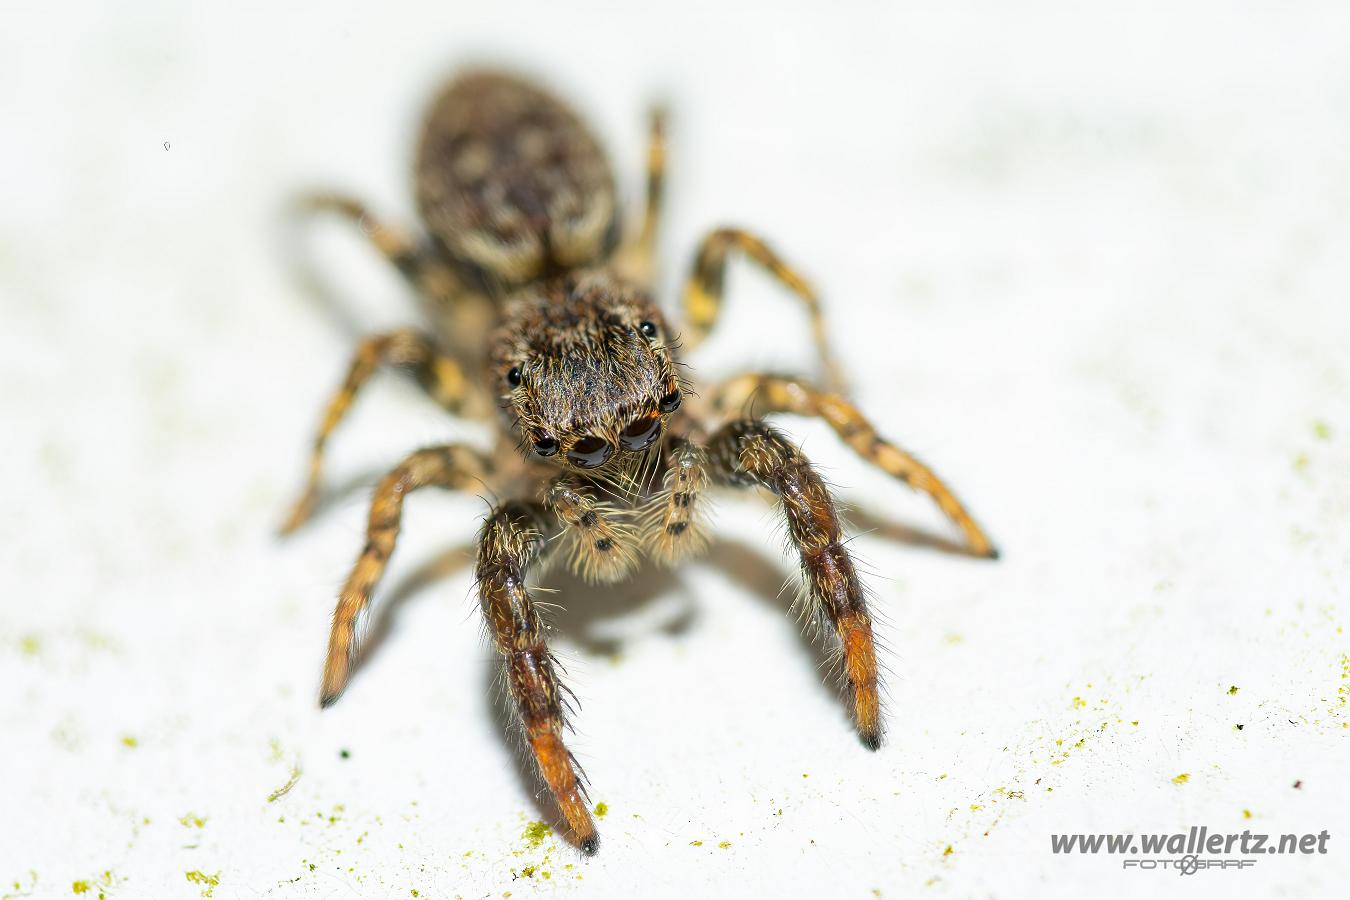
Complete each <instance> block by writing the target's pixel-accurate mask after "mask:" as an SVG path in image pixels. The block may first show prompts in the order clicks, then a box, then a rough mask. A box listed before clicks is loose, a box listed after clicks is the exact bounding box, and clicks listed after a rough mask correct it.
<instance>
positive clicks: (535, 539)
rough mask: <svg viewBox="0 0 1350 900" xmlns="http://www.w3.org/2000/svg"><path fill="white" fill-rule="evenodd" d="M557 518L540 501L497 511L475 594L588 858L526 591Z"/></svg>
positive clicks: (538, 628)
mask: <svg viewBox="0 0 1350 900" xmlns="http://www.w3.org/2000/svg"><path fill="white" fill-rule="evenodd" d="M556 521H557V520H556V519H555V518H554V517H553V516H551V515H550V514H549V513H548V511H547V510H546V509H544V508H543V507H542V506H540V505H538V504H532V503H506V504H503V505H502V506H499V507H497V508H496V509H495V510H493V511H492V513H491V514H490V515H489V516H488V519H487V521H486V522H484V523H483V529H482V531H481V532H480V533H479V536H478V567H477V575H478V596H479V600H480V602H481V603H482V607H483V615H484V617H485V618H486V619H487V623H488V628H489V630H490V631H491V633H492V638H493V641H494V642H495V643H496V645H497V650H498V651H499V652H500V653H501V654H502V658H503V661H504V664H505V671H506V681H507V685H508V687H509V688H510V691H511V699H512V700H513V701H514V703H515V707H516V712H517V713H518V714H519V715H520V722H521V725H522V727H523V728H524V732H525V740H526V742H527V743H528V744H529V747H530V751H531V752H532V753H533V754H534V758H535V761H536V762H537V763H538V764H539V773H540V774H541V775H542V776H543V778H544V782H545V783H546V784H547V785H548V789H549V790H550V791H551V792H552V793H553V797H554V799H555V800H557V802H558V807H559V809H561V810H562V814H563V817H564V818H565V819H566V820H567V824H568V826H569V827H570V828H571V829H572V833H573V835H575V837H576V840H577V843H578V845H579V846H580V847H581V850H582V852H584V853H586V854H587V855H591V854H593V853H595V851H596V849H597V848H598V847H599V846H600V838H599V835H598V834H597V833H596V830H595V822H594V820H593V819H592V818H591V814H590V811H589V810H588V809H587V808H586V794H585V787H584V785H583V784H582V781H581V777H580V776H579V774H578V769H577V765H576V761H575V760H574V759H573V758H572V754H571V753H570V752H569V751H568V749H567V747H566V746H564V744H563V739H562V733H563V726H564V702H563V690H564V688H563V686H562V684H561V682H559V680H558V673H557V669H558V664H557V662H556V661H555V660H554V659H553V655H552V654H551V653H550V652H549V649H548V645H547V643H546V642H545V640H544V633H545V630H546V629H545V626H544V623H543V620H542V618H541V617H540V615H539V610H538V608H537V606H536V604H535V602H534V600H533V599H532V598H531V597H530V593H529V591H528V590H527V589H526V587H525V579H526V577H527V575H528V573H529V570H530V567H531V566H532V565H533V564H534V563H535V562H536V561H538V560H539V558H540V557H541V556H542V555H543V553H544V552H545V550H546V548H547V547H548V543H549V539H550V538H551V537H553V535H554V534H555V533H556V530H557V526H556V524H555V523H556Z"/></svg>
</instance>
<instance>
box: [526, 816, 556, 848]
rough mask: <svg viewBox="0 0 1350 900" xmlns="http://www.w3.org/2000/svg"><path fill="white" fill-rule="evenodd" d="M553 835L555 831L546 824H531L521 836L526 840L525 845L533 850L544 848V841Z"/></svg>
mask: <svg viewBox="0 0 1350 900" xmlns="http://www.w3.org/2000/svg"><path fill="white" fill-rule="evenodd" d="M552 833H553V829H552V828H549V827H548V824H547V823H546V822H531V823H530V824H528V825H526V826H525V831H524V832H523V834H522V835H521V836H522V837H524V838H525V843H527V844H528V845H529V846H530V849H531V850H533V849H535V848H537V847H540V846H542V845H543V843H544V841H545V840H546V839H547V838H548V836H549V835H550V834H552Z"/></svg>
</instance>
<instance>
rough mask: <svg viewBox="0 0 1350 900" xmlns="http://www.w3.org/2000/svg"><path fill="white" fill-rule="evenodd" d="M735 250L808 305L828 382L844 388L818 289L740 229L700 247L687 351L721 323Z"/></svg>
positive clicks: (687, 306) (689, 298)
mask: <svg viewBox="0 0 1350 900" xmlns="http://www.w3.org/2000/svg"><path fill="white" fill-rule="evenodd" d="M732 250H737V251H739V252H741V253H743V254H745V256H746V258H747V259H749V260H750V261H751V262H754V263H757V264H758V265H759V266H761V267H762V268H763V269H764V270H765V271H766V272H768V273H769V274H770V275H772V276H773V277H774V278H775V279H777V280H778V282H779V283H780V284H782V285H783V286H784V287H786V288H787V289H788V290H790V291H792V293H794V294H796V295H797V296H798V297H799V298H800V299H801V300H802V302H803V303H805V304H806V311H807V314H808V315H809V316H810V317H811V336H812V339H813V340H814V341H815V344H816V352H817V353H818V354H819V356H820V363H821V367H822V368H823V369H824V372H825V380H826V381H827V382H828V383H829V384H830V385H835V386H837V385H840V384H841V381H840V378H841V375H840V371H839V366H838V364H837V363H836V362H835V359H834V354H833V353H831V352H830V342H829V339H828V337H827V335H826V333H825V318H824V315H823V314H822V313H821V308H820V299H819V297H818V296H817V294H816V291H815V288H813V287H812V286H811V285H810V284H809V283H808V282H807V280H806V279H805V278H803V277H802V276H801V275H799V274H798V273H797V272H796V270H794V269H793V268H792V267H790V266H789V265H788V264H787V263H785V262H784V261H783V260H782V258H781V257H779V256H778V254H777V253H775V252H774V251H773V250H771V249H770V248H769V246H768V245H767V244H765V243H764V241H762V240H760V239H759V238H758V237H756V236H755V235H753V234H750V233H749V232H746V231H741V230H740V229H737V228H719V229H718V230H716V231H714V232H713V233H712V234H710V235H708V236H707V237H706V238H704V239H703V244H702V245H701V246H700V247H699V250H698V256H697V257H696V258H695V260H694V268H693V270H692V271H691V272H690V273H689V280H688V282H687V283H686V285H685V290H684V317H685V322H686V324H687V325H688V327H689V331H688V332H687V333H686V335H685V347H686V348H687V349H692V348H693V347H695V346H696V345H697V344H698V343H699V342H700V341H702V340H703V339H704V338H705V337H707V335H708V332H710V331H711V330H712V328H713V326H714V325H715V324H716V323H717V316H718V313H720V312H721V309H722V291H723V287H724V283H725V281H726V269H727V259H728V255H729V253H730V251H732Z"/></svg>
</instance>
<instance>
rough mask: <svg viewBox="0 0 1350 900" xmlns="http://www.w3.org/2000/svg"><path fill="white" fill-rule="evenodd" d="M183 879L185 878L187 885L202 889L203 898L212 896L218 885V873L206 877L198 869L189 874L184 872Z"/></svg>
mask: <svg viewBox="0 0 1350 900" xmlns="http://www.w3.org/2000/svg"><path fill="white" fill-rule="evenodd" d="M183 877H184V878H186V879H187V880H188V882H189V883H191V884H195V885H199V886H200V887H201V889H202V896H203V897H210V896H211V895H212V894H214V893H215V891H216V887H217V885H219V884H220V873H219V872H217V873H216V874H214V875H207V874H206V873H205V872H203V871H201V870H200V869H193V870H192V871H191V872H184V873H183Z"/></svg>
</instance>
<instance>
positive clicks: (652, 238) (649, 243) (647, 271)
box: [616, 106, 666, 287]
mask: <svg viewBox="0 0 1350 900" xmlns="http://www.w3.org/2000/svg"><path fill="white" fill-rule="evenodd" d="M648 121H649V123H650V124H649V126H648V128H649V132H648V138H647V200H646V205H645V206H644V207H643V212H642V225H641V227H640V228H639V229H638V232H637V234H635V235H634V236H633V238H632V239H631V240H630V241H629V242H628V243H627V244H626V245H625V246H624V247H623V248H621V249H620V251H619V255H618V258H617V260H616V267H617V268H618V269H619V270H620V271H621V272H622V273H623V274H624V275H626V276H628V277H629V278H632V279H633V280H634V281H637V282H639V283H641V284H644V285H647V286H648V287H651V286H652V284H653V282H654V280H655V278H656V234H657V229H658V228H659V227H660V224H661V213H662V212H663V211H664V208H665V194H666V111H665V109H664V108H663V107H659V106H658V107H655V108H653V109H652V111H651V113H650V116H649V120H648Z"/></svg>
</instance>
